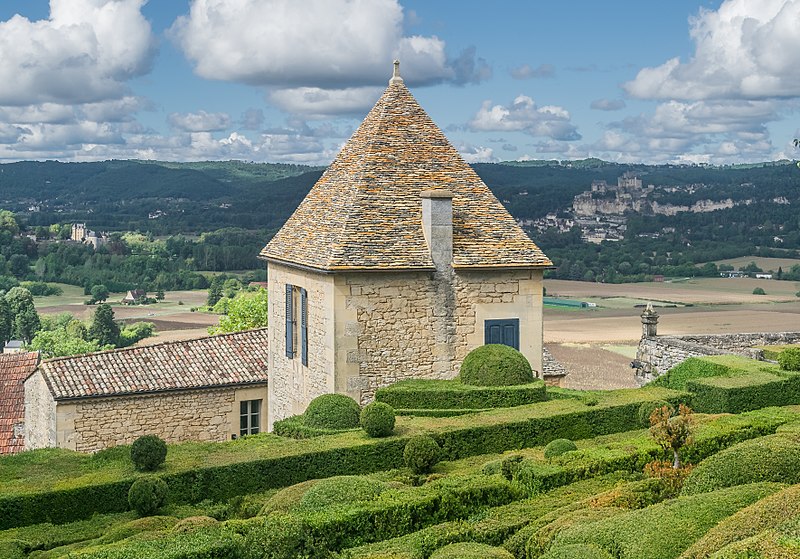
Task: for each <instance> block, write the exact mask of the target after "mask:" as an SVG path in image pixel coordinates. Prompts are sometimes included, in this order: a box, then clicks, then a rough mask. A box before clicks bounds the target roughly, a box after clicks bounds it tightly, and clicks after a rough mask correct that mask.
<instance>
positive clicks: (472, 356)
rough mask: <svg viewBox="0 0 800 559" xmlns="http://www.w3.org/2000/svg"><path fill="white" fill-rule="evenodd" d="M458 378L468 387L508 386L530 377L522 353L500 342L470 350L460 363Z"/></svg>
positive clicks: (528, 381) (531, 372) (521, 382)
mask: <svg viewBox="0 0 800 559" xmlns="http://www.w3.org/2000/svg"><path fill="white" fill-rule="evenodd" d="M458 378H459V379H460V380H461V382H463V383H464V384H469V385H472V386H512V385H515V384H527V383H530V382H533V380H534V377H533V370H532V369H531V364H530V363H528V360H527V359H525V356H524V355H522V354H521V353H520V352H519V351H517V350H516V349H514V348H513V347H510V346H507V345H502V344H488V345H484V346H480V347H476V348H475V349H473V350H472V351H470V352H469V353H468V354H467V356H466V357H465V358H464V362H463V363H462V364H461V370H460V371H459V374H458Z"/></svg>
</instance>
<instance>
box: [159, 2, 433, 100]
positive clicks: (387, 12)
mask: <svg viewBox="0 0 800 559" xmlns="http://www.w3.org/2000/svg"><path fill="white" fill-rule="evenodd" d="M402 29H403V9H402V7H401V6H400V4H399V3H398V2H397V1H396V0H307V1H304V2H296V1H293V0H195V1H194V2H192V5H191V8H190V11H189V14H188V15H184V16H181V17H179V18H178V19H177V20H176V22H175V24H174V25H173V27H172V29H171V33H172V35H173V37H174V38H175V39H176V41H177V42H178V44H179V45H180V47H181V48H182V49H183V52H184V53H185V54H186V56H187V57H188V58H189V60H191V61H192V63H193V64H194V66H195V71H196V72H197V74H198V75H200V76H202V77H205V78H209V79H219V80H229V81H237V82H244V83H248V84H254V85H271V86H286V87H300V86H307V87H326V88H327V87H329V88H341V87H342V86H344V85H346V86H356V85H376V84H378V83H383V82H385V81H387V80H388V78H389V76H390V75H391V74H390V72H391V61H392V59H393V58H394V57H396V56H401V57H402V61H403V66H404V71H403V74H404V77H405V78H406V79H407V80H408V81H411V82H425V81H431V80H441V79H443V78H445V77H447V68H446V57H445V54H444V42H443V41H441V40H439V39H438V38H436V37H421V36H413V37H403V35H402Z"/></svg>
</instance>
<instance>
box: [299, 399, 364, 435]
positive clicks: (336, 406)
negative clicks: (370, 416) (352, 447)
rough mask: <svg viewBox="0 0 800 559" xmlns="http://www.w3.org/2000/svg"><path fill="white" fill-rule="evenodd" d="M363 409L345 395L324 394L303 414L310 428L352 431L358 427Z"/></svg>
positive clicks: (309, 405) (310, 404)
mask: <svg viewBox="0 0 800 559" xmlns="http://www.w3.org/2000/svg"><path fill="white" fill-rule="evenodd" d="M360 415H361V407H360V406H359V405H358V402H356V401H355V400H353V399H352V398H350V397H349V396H345V395H344V394H323V395H322V396H317V397H316V398H314V399H313V400H311V403H309V404H308V408H306V411H305V413H304V414H303V417H304V421H305V423H306V424H307V425H308V426H310V427H320V428H322V429H352V428H353V427H358V420H359V416H360Z"/></svg>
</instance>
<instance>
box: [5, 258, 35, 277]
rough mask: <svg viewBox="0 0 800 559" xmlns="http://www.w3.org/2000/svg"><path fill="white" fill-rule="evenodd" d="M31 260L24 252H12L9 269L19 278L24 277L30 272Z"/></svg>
mask: <svg viewBox="0 0 800 559" xmlns="http://www.w3.org/2000/svg"><path fill="white" fill-rule="evenodd" d="M30 264H31V263H30V260H28V257H27V256H25V255H24V254H12V255H11V258H9V259H8V270H9V272H11V275H13V276H14V277H17V278H24V277H26V276H27V275H28V274H29V273H30V271H31V270H30Z"/></svg>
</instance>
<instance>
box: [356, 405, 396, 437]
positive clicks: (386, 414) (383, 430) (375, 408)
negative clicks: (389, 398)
mask: <svg viewBox="0 0 800 559" xmlns="http://www.w3.org/2000/svg"><path fill="white" fill-rule="evenodd" d="M394 421H395V419H394V408H393V407H392V406H390V405H389V404H384V403H383V402H372V403H371V404H367V405H366V406H364V409H363V410H361V417H360V423H361V428H362V429H364V431H366V432H367V435H369V436H370V437H386V436H388V435H391V434H392V431H394Z"/></svg>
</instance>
